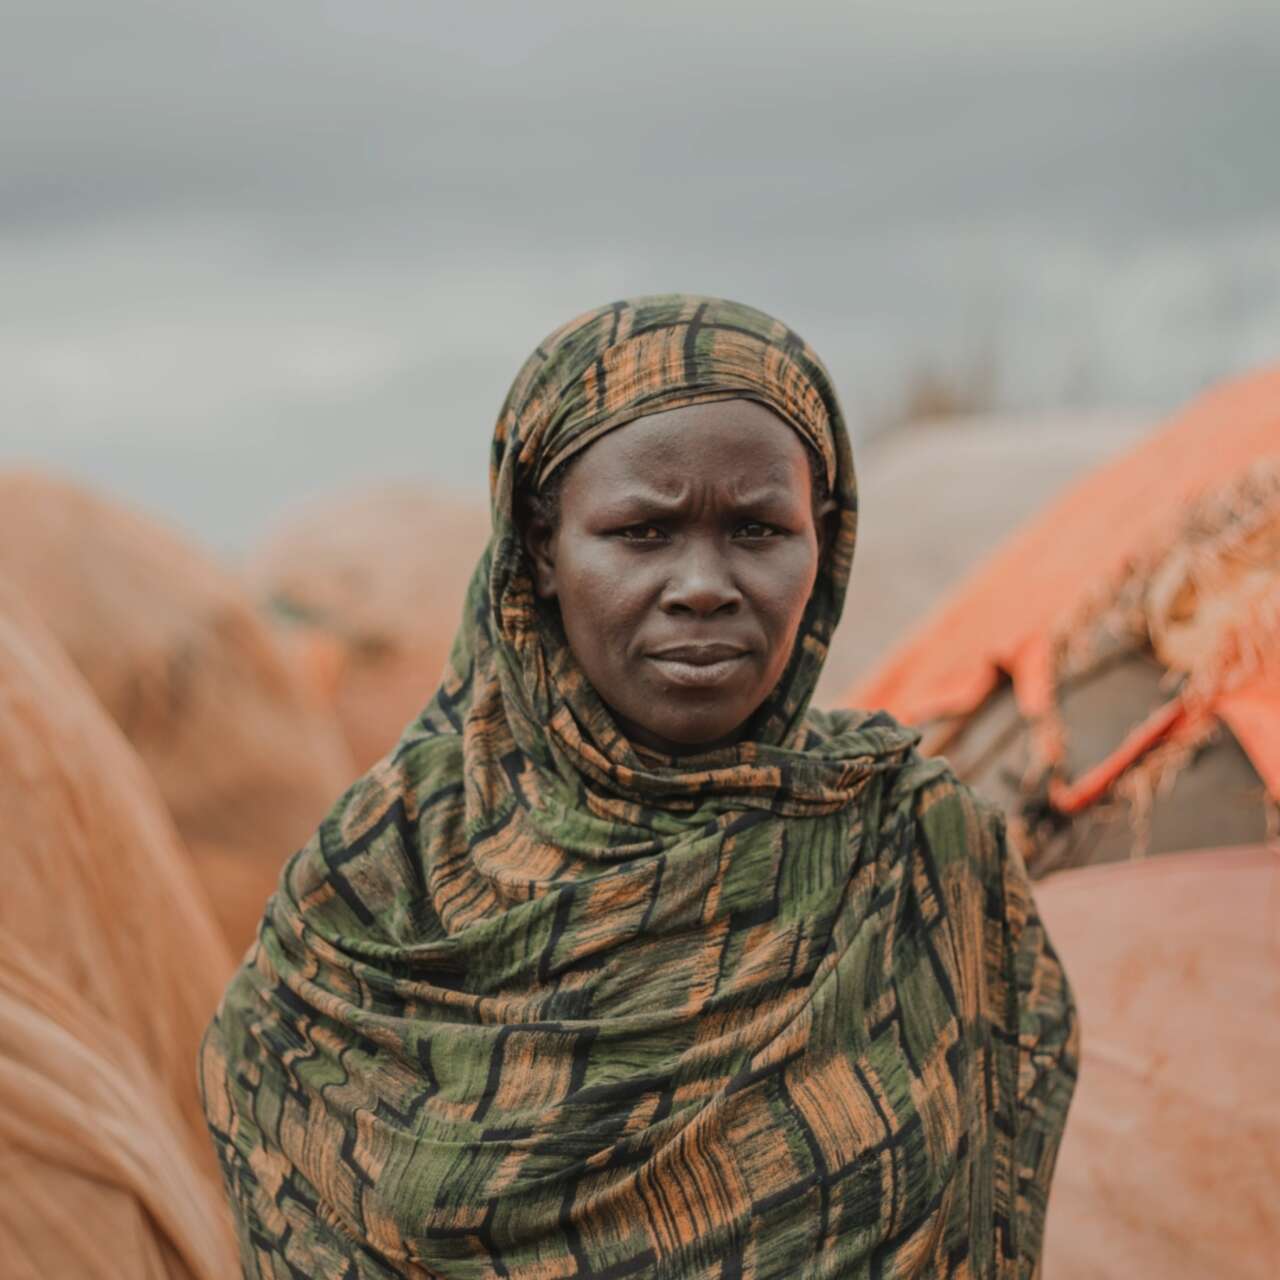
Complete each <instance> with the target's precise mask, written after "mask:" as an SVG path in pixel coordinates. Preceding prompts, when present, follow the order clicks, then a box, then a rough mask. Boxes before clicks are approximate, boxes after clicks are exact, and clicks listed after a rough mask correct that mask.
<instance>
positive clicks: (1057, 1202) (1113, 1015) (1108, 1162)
mask: <svg viewBox="0 0 1280 1280" xmlns="http://www.w3.org/2000/svg"><path fill="white" fill-rule="evenodd" d="M1036 901H1037V903H1038V904H1039V908H1040V913H1041V915H1042V917H1043V918H1044V921H1045V923H1046V925H1047V927H1048V930H1049V934H1050V936H1051V937H1052V938H1053V942H1054V946H1055V947H1056V948H1057V950H1058V952H1059V954H1060V955H1061V957H1062V960H1063V962H1064V964H1065V965H1066V969H1067V973H1068V974H1069V975H1070V978H1071V983H1072V986H1073V987H1074V989H1075V993H1076V998H1077V1000H1078V1002H1079V1007H1080V1019H1081V1026H1082V1028H1083V1034H1084V1054H1083V1060H1082V1067H1081V1074H1080V1082H1079V1086H1078V1088H1077V1090H1076V1095H1075V1099H1074V1101H1073V1102H1072V1104H1071V1114H1070V1117H1069V1119H1068V1121H1067V1131H1066V1135H1065V1138H1064V1140H1063V1145H1062V1151H1061V1154H1060V1155H1059V1158H1058V1168H1057V1173H1056V1175H1055V1177H1054V1183H1053V1191H1052V1194H1051V1196H1050V1201H1049V1217H1048V1226H1047V1231H1046V1237H1045V1250H1044V1280H1107V1278H1108V1277H1117V1278H1118V1277H1125V1278H1126V1280H1128V1277H1132V1276H1143V1277H1146V1276H1159V1277H1161V1280H1201V1278H1202V1277H1205V1276H1231V1277H1233V1280H1252V1278H1256V1280H1264V1277H1265V1278H1266V1280H1271V1278H1272V1277H1274V1276H1275V1275H1276V1274H1277V1267H1278V1265H1280V1090H1278V1089H1277V1083H1276V1082H1277V1081H1280V855H1277V854H1276V853H1275V852H1274V851H1271V850H1266V849H1258V848H1254V849H1233V850H1214V851H1210V852H1196V853H1182V854H1171V855H1169V856H1168V857H1164V858H1156V859H1151V860H1149V861H1142V862H1136V863H1119V864H1113V865H1110V866H1100V867H1086V868H1082V869H1080V870H1076V871H1064V872H1061V873H1059V874H1058V875H1056V876H1052V877H1050V878H1049V879H1048V880H1045V881H1042V882H1041V883H1040V884H1038V885H1037V886H1036Z"/></svg>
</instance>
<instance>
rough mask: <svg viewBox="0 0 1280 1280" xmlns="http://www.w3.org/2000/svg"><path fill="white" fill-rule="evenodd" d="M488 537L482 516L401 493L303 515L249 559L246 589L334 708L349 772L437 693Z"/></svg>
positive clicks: (416, 493)
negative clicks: (351, 760) (346, 749)
mask: <svg viewBox="0 0 1280 1280" xmlns="http://www.w3.org/2000/svg"><path fill="white" fill-rule="evenodd" d="M488 537H489V515H488V512H487V510H486V509H485V508H484V507H483V506H481V505H479V504H476V505H475V506H467V505H464V504H461V503H458V502H451V501H448V500H446V499H443V498H442V497H441V496H440V495H439V494H436V493H432V492H431V491H430V490H429V489H425V488H420V487H416V486H410V485H402V486H395V487H391V488H382V489H375V490H373V491H371V492H366V493H358V494H354V495H352V496H350V497H347V498H340V499H330V500H327V501H326V502H324V503H321V504H318V505H317V506H315V507H314V508H313V509H310V510H307V511H303V512H301V513H299V514H298V515H297V516H295V517H294V518H293V519H292V520H291V521H289V522H287V523H286V524H284V525H283V526H282V527H281V528H280V530H279V531H278V532H277V533H276V534H275V535H274V536H273V537H272V538H271V539H270V540H269V541H268V542H267V543H266V544H265V545H264V546H263V547H262V548H260V549H259V550H258V551H257V552H256V553H255V554H254V555H253V556H252V557H251V558H250V560H249V563H248V565H247V566H246V576H247V578H248V581H249V584H250V587H251V589H252V590H253V591H254V593H255V594H256V595H257V596H258V598H259V600H261V601H262V602H263V603H264V604H265V605H266V606H267V607H268V609H269V610H270V612H272V613H273V614H274V615H275V617H276V618H277V619H278V620H279V621H280V622H281V623H282V624H283V625H282V628H281V629H282V632H283V634H284V635H285V636H286V637H287V639H288V641H289V643H290V644H291V646H292V648H293V649H294V651H295V652H296V653H297V654H298V655H299V657H300V660H301V664H302V666H303V667H304V668H305V669H307V670H309V671H310V672H311V673H312V677H313V679H314V681H315V683H316V685H317V687H318V688H319V689H320V690H321V692H322V693H323V694H324V695H325V696H326V697H327V698H328V699H329V700H330V701H331V703H332V705H333V706H334V709H335V710H336V712H337V715H338V719H339V720H340V721H341V723H342V727H343V731H344V733H345V734H346V739H347V743H348V746H349V747H350V749H351V752H352V755H353V756H354V757H355V763H356V766H357V768H358V769H367V768H368V767H369V766H370V765H371V764H373V762H374V761H375V760H377V759H378V758H379V757H380V756H382V755H383V754H384V753H385V752H386V751H388V750H389V749H390V748H391V747H392V746H393V745H394V744H395V742H396V739H397V738H399V736H400V734H401V731H402V730H403V729H404V727H405V726H406V725H407V724H408V723H409V721H411V720H412V719H413V718H414V716H416V715H417V714H418V712H419V711H421V710H422V708H423V707H425V706H426V705H427V703H428V702H429V701H430V700H431V697H432V695H433V694H434V693H435V691H436V686H437V685H438V684H439V682H440V675H441V673H442V672H443V670H444V664H445V660H446V659H447V658H448V656H449V646H450V645H451V644H452V643H453V637H454V634H455V633H456V631H457V629H458V623H459V620H460V619H461V617H462V602H463V599H464V597H465V595H466V590H467V584H468V582H469V581H470V578H471V573H472V570H473V569H474V568H475V566H476V562H477V561H478V560H479V558H480V553H481V552H482V551H483V550H484V547H485V543H486V542H487V540H488Z"/></svg>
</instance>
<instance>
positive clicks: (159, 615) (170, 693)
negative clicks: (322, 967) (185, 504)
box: [0, 473, 355, 950]
mask: <svg viewBox="0 0 1280 1280" xmlns="http://www.w3.org/2000/svg"><path fill="white" fill-rule="evenodd" d="M0 580H8V581H9V582H10V583H12V584H13V585H14V587H15V588H16V589H17V591H18V593H19V594H20V595H21V596H22V598H23V599H24V600H25V601H27V602H28V604H29V605H30V606H31V608H32V609H33V610H34V612H36V613H37V614H38V615H39V616H40V618H41V619H42V620H43V621H44V623H45V624H46V625H47V626H48V628H49V629H50V630H51V631H52V632H53V633H54V636H55V637H56V639H57V640H58V642H59V643H60V644H61V646H62V647H63V649H64V650H65V651H66V653H67V655H68V656H69V657H70V658H71V660H72V662H73V663H74V664H75V665H76V667H77V668H78V669H79V670H80V672H81V673H82V674H83V675H84V677H85V678H86V679H87V680H88V682H89V684H90V685H91V686H92V688H93V691H94V693H95V694H96V695H97V697H98V699H99V701H100V702H101V703H102V705H103V706H104V707H105V709H106V710H107V712H108V713H109V714H110V716H111V717H112V719H113V720H115V722H116V724H117V725H119V726H120V728H121V729H122V730H123V731H124V733H125V736H126V737H127V738H128V739H129V741H130V742H131V743H132V744H133V746H134V748H135V750H136V751H137V752H138V754H139V755H140V756H141V757H142V760H143V762H144V763H145V764H146V766H147V768H148V769H149V770H150V772H151V774H152V776H153V777H154V778H155V780H156V782H157V784H158V786H159V789H160V793H161V795H162V796H163V797H164V801H165V803H166V805H167V806H168V808H169V811H170V813H171V814H172V815H173V819H174V821H175V823H176V824H177V827H178V830H179V832H180V833H181V835H182V838H183V842H184V844H185V847H186V848H187V849H188V851H189V852H190V855H191V857H192V858H193V860H194V863H195V866H196V869H197V871H198V873H199V875H200V877H201V879H202V880H203V882H204V884H205V887H206V889H207V890H208V892H209V896H210V900H211V901H212V902H213V905H214V909H215V911H216V913H217V916H218V919H219V921H220V922H221V924H222V927H223V928H224V930H225V931H226V935H227V938H228V939H229V940H230V941H231V943H232V945H233V947H234V948H235V949H236V950H239V949H241V948H243V947H244V946H245V945H246V944H247V942H248V941H249V939H250V938H251V937H252V935H253V932H254V930H255V929H256V926H257V922H258V920H259V918H260V917H261V914H262V909H263V906H264V905H265V903H266V900H267V897H268V896H269V895H270V893H271V891H272V889H273V888H274V886H275V882H276V878H277V876H278V874H279V869H280V867H281V865H282V864H283V862H284V860H285V858H286V857H288V855H289V854H290V853H292V852H293V850H294V849H295V848H296V847H297V846H298V845H299V844H301V843H302V841H304V840H305V839H306V838H307V837H308V836H309V835H310V834H311V831H312V829H313V828H314V826H315V825H316V823H317V822H318V821H319V820H320V819H321V818H322V817H323V816H324V814H325V812H326V811H327V809H328V807H329V805H330V804H332V802H333V801H334V799H335V798H336V797H337V796H338V795H339V794H340V793H341V792H342V790H343V788H344V787H346V786H347V785H348V784H349V783H350V782H351V780H352V779H353V778H354V777H355V769H354V767H353V765H352V763H351V760H350V757H349V755H348V753H347V750H346V747H345V744H344V742H343V740H342V735H341V732H340V730H339V727H338V725H337V723H336V720H335V719H334V716H333V713H332V711H331V710H330V709H328V708H326V707H323V706H322V705H320V703H319V701H318V700H317V699H316V698H315V696H314V695H313V694H312V692H311V690H310V687H309V686H308V684H307V683H306V681H305V680H304V679H303V678H302V677H301V676H300V675H299V674H298V673H297V672H295V671H293V670H292V669H291V668H290V666H289V665H288V664H287V662H286V660H285V657H284V655H283V653H282V652H281V650H280V649H279V647H278V646H277V644H276V641H275V639H274V638H273V636H272V635H271V633H270V631H269V629H268V628H267V627H266V625H265V624H264V623H263V622H262V621H261V619H260V618H259V617H258V616H257V613H256V612H255V610H254V608H253V606H252V605H251V603H250V601H249V599H248V597H247V595H246V594H245V592H244V589H243V588H242V587H241V586H240V584H239V583H238V582H237V581H236V580H235V579H234V578H233V577H232V575H231V574H230V573H228V572H226V571H225V570H224V569H222V568H221V567H220V566H219V565H217V564H216V563H215V562H214V561H213V560H212V559H210V558H209V557H208V556H206V555H204V554H203V553H202V552H200V551H198V550H196V549H195V548H193V547H191V546H189V545H188V544H187V543H186V542H184V541H183V540H182V539H181V538H179V537H178V536H177V535H175V534H173V533H171V532H170V531H169V530H167V529H165V528H163V527H162V526H160V525H158V524H157V523H155V522H154V521H152V520H150V519H148V518H146V517H144V516H142V515H139V514H136V513H134V512H132V511H130V510H127V509H125V508H123V507H121V506H118V505H116V504H114V503H112V502H109V501H107V500H106V499H104V498H101V497H98V496H96V495H94V494H91V493H88V492H85V491H84V490H81V489H79V488H78V487H76V486H74V485H71V484H67V483H64V482H62V481H60V480H55V479H52V478H49V477H46V476H42V475H34V474H24V473H18V474H12V473H10V474H5V475H0Z"/></svg>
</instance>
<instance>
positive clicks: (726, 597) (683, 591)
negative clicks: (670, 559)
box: [662, 545, 742, 618]
mask: <svg viewBox="0 0 1280 1280" xmlns="http://www.w3.org/2000/svg"><path fill="white" fill-rule="evenodd" d="M741 603H742V593H741V592H740V591H739V590H738V588H737V585H736V584H735V583H734V580H733V575H732V574H731V573H730V572H729V565H728V563H727V562H726V560H725V558H724V556H722V555H720V554H719V553H718V552H717V551H716V550H715V549H714V548H711V547H705V546H696V545H694V546H690V547H689V548H688V550H686V552H685V553H684V554H683V555H682V556H681V557H680V559H679V561H678V562H677V563H676V564H675V565H674V566H672V570H671V576H670V577H669V578H668V579H667V585H666V589H665V590H664V591H663V593H662V607H663V608H664V609H665V610H666V611H667V612H668V613H692V614H696V615H697V616H698V617H704V618H707V617H710V616H711V615H712V614H716V613H736V612H737V610H738V606H739V605H740V604H741Z"/></svg>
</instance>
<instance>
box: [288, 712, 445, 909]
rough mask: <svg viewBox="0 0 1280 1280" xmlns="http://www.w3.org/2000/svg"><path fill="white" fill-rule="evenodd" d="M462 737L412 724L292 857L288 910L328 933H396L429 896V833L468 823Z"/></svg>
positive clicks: (349, 788)
mask: <svg viewBox="0 0 1280 1280" xmlns="http://www.w3.org/2000/svg"><path fill="white" fill-rule="evenodd" d="M462 760H463V753H462V739H461V735H459V734H453V733H434V732H421V731H420V730H419V729H418V728H417V727H415V726H411V727H410V729H409V730H407V731H406V733H405V734H404V736H403V737H402V738H401V739H400V741H399V743H398V744H397V745H396V747H395V748H394V749H393V750H392V751H390V752H389V753H388V754H387V755H386V756H384V757H383V758H382V759H381V760H379V761H378V762H377V763H376V764H375V765H373V766H372V767H371V768H370V769H369V770H368V771H367V772H366V773H364V774H363V775H361V776H360V777H359V778H357V779H356V780H355V781H354V782H353V783H352V784H351V785H350V786H349V787H348V788H347V790H346V791H345V792H343V794H342V795H341V796H339V797H338V799H337V800H336V801H335V803H334V805H333V807H332V808H331V809H330V810H329V812H328V814H327V815H326V816H325V818H324V819H323V821H322V822H321V823H320V824H319V826H318V828H317V829H316V832H315V834H314V835H313V836H312V838H311V839H310V840H309V841H308V842H307V844H306V845H304V846H303V847H302V848H301V849H300V850H299V851H298V852H297V853H296V854H295V855H294V857H293V858H292V859H291V861H290V862H289V864H288V866H287V867H286V869H285V874H284V878H283V880H282V888H283V889H284V890H285V892H284V901H283V902H280V903H279V904H278V905H279V906H283V907H284V908H285V909H286V910H287V911H288V912H289V913H291V914H296V915H298V916H300V917H303V918H305V919H306V920H307V921H308V922H309V923H310V924H312V925H319V924H320V923H321V921H324V922H325V925H326V927H324V931H325V932H329V931H330V930H331V929H334V928H337V929H339V930H341V931H343V932H350V933H360V932H369V931H372V932H374V933H378V932H381V931H382V930H381V928H380V927H379V926H378V924H377V922H378V921H380V920H381V921H382V924H383V925H384V926H386V927H387V928H389V929H390V930H391V931H392V932H394V931H395V923H394V920H393V919H384V917H387V916H388V913H389V914H390V916H391V917H395V916H396V915H397V913H398V912H399V911H400V910H401V909H403V908H404V907H405V905H406V903H413V904H414V905H415V907H418V908H420V905H421V903H420V900H421V899H422V898H423V896H424V894H425V877H426V870H427V869H426V865H425V863H426V859H425V847H426V844H427V843H428V842H427V841H425V840H424V838H423V830H424V828H430V829H432V831H433V832H434V833H435V834H436V836H437V837H438V836H439V835H440V834H441V832H442V830H443V828H444V827H446V826H448V825H450V824H454V825H457V824H460V823H461V822H462V820H463V810H464V790H463V768H462ZM277 896H278V897H279V895H277Z"/></svg>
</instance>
